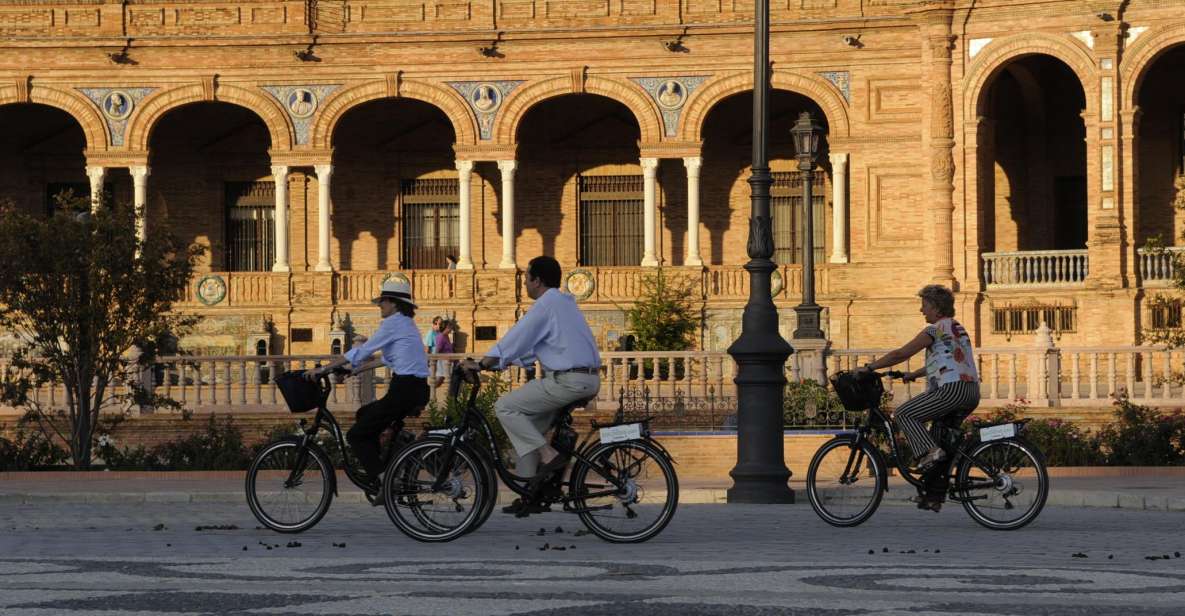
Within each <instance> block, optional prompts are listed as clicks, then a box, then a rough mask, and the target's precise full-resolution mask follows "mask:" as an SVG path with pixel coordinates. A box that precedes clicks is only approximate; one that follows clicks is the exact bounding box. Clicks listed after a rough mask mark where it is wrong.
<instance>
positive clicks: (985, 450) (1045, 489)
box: [806, 371, 1049, 530]
mask: <svg viewBox="0 0 1185 616" xmlns="http://www.w3.org/2000/svg"><path fill="white" fill-rule="evenodd" d="M884 377H888V378H898V379H899V378H901V377H902V373H900V372H896V371H890V372H885V373H877V372H865V373H845V372H841V373H839V374H837V375H836V376H835V377H833V378H832V384H833V386H834V388H835V391H836V393H837V394H839V397H840V400H841V401H842V402H843V404H844V407H845V408H847V409H848V410H850V411H862V410H865V409H867V410H868V415H867V417H866V419H865V421H864V423H863V424H862V425H860V426H859V427H858V428H857V429H856V430H855V432H853V433H848V434H841V435H839V436H836V437H835V438H833V439H831V440H830V441H828V442H826V443H824V444H823V446H822V447H820V448H819V450H818V451H817V452H816V453H815V456H814V458H812V459H811V464H810V467H809V469H808V470H807V478H806V485H807V495H808V496H809V498H810V501H811V507H813V508H814V510H815V513H817V514H819V517H821V518H823V521H825V522H827V523H828V524H831V525H833V526H856V525H858V524H860V523H862V522H864V521H865V520H867V519H868V518H870V517H872V514H873V513H875V512H876V509H877V507H878V506H879V505H880V502H881V498H882V497H883V496H884V494H885V492H887V491H888V490H889V473H888V467H889V465H892V466H894V467H896V468H897V470H898V472H899V473H900V474H901V476H902V477H903V478H904V479H905V480H906V481H907V482H909V483H910V484H911V485H913V486H914V487H915V488H917V489H918V493H919V495H921V494H923V493H924V492H925V491H926V490H927V489H929V490H935V489H939V490H941V491H942V492H944V493H945V494H946V497H947V499H948V500H951V501H953V502H957V503H961V504H962V505H963V508H964V509H966V511H967V513H968V514H969V515H970V516H971V518H972V519H973V520H975V521H976V522H978V523H979V524H981V525H983V526H985V527H987V528H990V529H993V530H1015V529H1018V528H1021V527H1023V526H1025V525H1026V524H1028V523H1029V522H1032V521H1033V520H1034V519H1035V518H1036V517H1037V515H1038V514H1039V513H1041V509H1042V508H1043V507H1044V506H1045V500H1046V498H1047V497H1048V495H1049V475H1048V473H1047V472H1046V470H1045V456H1044V455H1043V454H1042V453H1041V451H1040V450H1038V449H1037V448H1036V447H1035V446H1034V445H1033V444H1032V443H1030V442H1029V441H1027V440H1025V438H1024V435H1023V434H1024V428H1025V424H1026V421H1023V420H1022V421H1018V422H1009V423H1004V424H999V425H994V426H986V427H983V428H980V429H979V430H976V431H972V432H970V433H965V432H964V430H963V429H962V427H961V422H962V419H963V418H962V417H961V416H956V417H953V418H943V419H940V420H938V430H937V432H938V436H939V438H938V442H939V444H940V445H941V446H942V447H943V449H944V450H946V452H947V459H946V460H944V461H942V462H940V463H939V467H937V468H934V469H931V470H929V471H928V472H926V473H925V474H922V473H919V472H918V471H917V469H913V468H910V467H909V466H908V464H907V462H906V461H907V460H908V459H910V458H912V456H911V455H910V454H909V452H907V451H901V447H900V446H899V445H898V442H897V426H896V424H895V422H893V420H892V419H890V418H889V417H888V415H886V414H885V413H884V411H883V410H882V409H881V397H882V395H883V394H884V385H883V384H882V383H881V379H882V378H884ZM956 415H957V414H956ZM878 442H879V443H883V444H882V445H880V446H878ZM884 447H887V448H888V453H887V455H886V453H885V452H884V451H883V450H882V449H883V448H884Z"/></svg>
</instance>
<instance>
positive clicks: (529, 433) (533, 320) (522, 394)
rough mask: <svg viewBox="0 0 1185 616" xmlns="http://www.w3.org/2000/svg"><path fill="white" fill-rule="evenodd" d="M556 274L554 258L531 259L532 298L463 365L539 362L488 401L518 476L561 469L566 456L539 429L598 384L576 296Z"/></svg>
mask: <svg viewBox="0 0 1185 616" xmlns="http://www.w3.org/2000/svg"><path fill="white" fill-rule="evenodd" d="M560 277H561V270H560V264H559V262H557V261H556V260H555V259H553V258H551V257H548V256H540V257H535V258H534V259H531V262H530V263H529V264H528V266H527V275H526V282H525V286H526V291H527V295H528V296H530V298H531V299H533V300H535V304H534V305H532V306H531V308H530V310H528V311H527V312H526V314H524V315H523V316H522V318H521V319H519V321H518V323H515V325H514V327H512V328H510V331H508V332H506V335H505V336H503V337H502V339H501V340H499V341H498V343H497V344H495V345H494V348H492V349H490V351H489V352H487V353H486V355H485V357H483V358H482V359H481V361H480V362H472V361H470V362H467V366H466V367H468V368H469V369H482V370H502V369H505V368H506V367H507V366H509V365H511V364H518V365H523V366H525V365H533V364H534V362H535V360H538V361H539V363H541V364H543V371H544V376H543V378H540V379H535V380H532V381H529V382H527V383H525V384H523V385H522V386H520V387H519V388H517V389H515V390H514V391H511V392H510V393H508V394H506V395H505V396H502V398H501V399H499V400H498V402H497V403H496V404H495V405H494V408H495V410H496V411H497V413H498V420H499V421H501V422H502V427H503V428H505V429H506V435H507V436H508V437H510V442H511V444H512V445H514V450H515V452H516V453H517V454H518V457H519V459H518V464H517V465H516V467H515V473H516V474H517V475H519V476H521V477H532V476H534V477H537V478H539V479H542V478H546V477H547V476H548V475H550V474H552V473H555V472H559V471H562V470H563V468H564V466H565V465H566V464H567V461H568V460H567V456H566V455H562V454H560V453H559V452H558V451H556V450H555V448H553V447H552V446H551V445H550V444H548V442H547V438H546V437H545V436H544V432H546V431H547V429H548V428H549V427H551V421H552V419H553V418H554V416H555V413H556V411H558V410H559V409H561V408H563V407H565V406H567V405H569V404H571V403H573V402H576V401H577V400H583V399H585V398H592V397H593V396H596V395H597V392H598V391H599V390H600V388H601V378H600V368H601V355H600V353H599V352H598V351H597V342H596V339H594V338H593V334H592V330H591V329H589V327H588V322H587V321H585V320H584V314H582V313H581V312H580V308H578V307H577V306H576V300H575V299H574V298H573V297H572V296H571V295H568V294H567V293H563V292H561V291H560V290H559V286H560ZM540 462H542V463H543V466H542V467H541V468H540V467H539V463H540Z"/></svg>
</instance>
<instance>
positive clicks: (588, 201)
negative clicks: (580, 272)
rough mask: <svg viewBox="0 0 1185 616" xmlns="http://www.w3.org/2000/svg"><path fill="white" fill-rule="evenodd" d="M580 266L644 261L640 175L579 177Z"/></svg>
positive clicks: (629, 263)
mask: <svg viewBox="0 0 1185 616" xmlns="http://www.w3.org/2000/svg"><path fill="white" fill-rule="evenodd" d="M577 181H578V190H579V204H580V207H579V220H580V240H579V242H580V246H579V250H580V264H581V265H638V264H640V263H641V262H642V240H643V233H644V228H645V224H644V221H643V212H642V207H643V192H642V190H643V188H642V182H643V179H642V176H640V175H590V176H583V175H582V176H579V177H578V178H577Z"/></svg>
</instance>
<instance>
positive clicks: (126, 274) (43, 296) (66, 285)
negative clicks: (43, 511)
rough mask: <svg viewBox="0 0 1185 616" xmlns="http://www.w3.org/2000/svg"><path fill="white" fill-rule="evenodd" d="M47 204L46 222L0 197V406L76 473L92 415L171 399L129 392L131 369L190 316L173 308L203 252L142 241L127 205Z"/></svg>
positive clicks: (159, 239)
mask: <svg viewBox="0 0 1185 616" xmlns="http://www.w3.org/2000/svg"><path fill="white" fill-rule="evenodd" d="M57 201H58V204H57V205H58V207H57V208H56V209H55V211H54V213H53V215H51V216H49V217H44V216H34V215H30V214H28V213H26V212H22V211H20V210H18V209H17V208H16V207H15V206H14V205H13V204H12V203H0V263H3V264H4V266H3V267H0V331H8V332H11V333H13V334H14V335H15V337H16V338H17V340H18V342H17V344H16V347H15V349H14V350H13V352H12V355H11V357H10V358H9V359H10V362H9V364H8V366H6V367H5V369H4V371H3V374H2V375H0V401H2V402H4V403H6V404H9V405H12V406H14V407H17V408H22V409H24V410H25V412H26V417H28V418H30V419H31V420H32V421H35V422H36V424H37V426H38V427H39V428H40V429H41V431H42V432H43V433H44V434H45V435H46V436H47V437H50V438H53V439H55V440H59V441H61V442H64V443H65V444H66V446H67V448H68V449H69V451H70V455H71V460H72V462H73V464H74V466H76V467H78V468H86V467H89V466H90V463H91V454H92V449H93V447H94V437H95V434H94V433H95V427H96V426H97V425H98V423H99V414H100V412H101V411H104V410H107V411H111V410H113V409H114V410H122V411H124V412H126V411H127V410H128V408H130V406H131V405H132V404H153V405H156V406H166V407H168V406H173V407H175V406H177V405H176V403H175V402H172V401H170V400H167V399H164V398H160V397H157V396H154V395H151V394H149V393H148V392H147V390H146V389H143V388H139V387H136V384H137V382H136V376H137V375H138V374H139V373H140V368H141V367H143V366H147V365H149V363H150V362H151V361H152V360H153V358H154V357H155V353H156V348H157V347H158V345H159V343H160V341H162V340H164V339H167V337H168V336H169V335H170V334H182V333H185V332H187V331H189V330H190V328H192V326H193V325H194V324H195V323H196V321H197V318H196V317H194V316H189V315H182V314H177V313H174V312H173V310H172V308H173V303H174V302H175V301H177V300H178V298H180V297H182V296H183V294H184V292H185V290H186V289H187V288H188V286H189V281H190V278H191V277H192V274H193V268H194V264H195V262H196V261H197V259H198V257H199V256H201V254H202V252H203V250H204V249H202V248H201V247H199V246H194V245H191V246H185V245H183V244H181V243H180V242H179V241H178V240H177V238H175V237H172V236H170V235H168V234H165V233H155V234H154V236H153V238H152V241H151V242H147V243H144V242H140V241H139V239H138V238H137V236H136V230H135V213H134V211H133V208H132V207H131V206H128V205H126V204H107V203H104V204H102V205H101V207H99V208H97V210H96V211H95V212H94V213H91V212H89V210H90V203H89V200H88V199H85V198H78V197H74V196H73V194H71V193H65V194H63V195H60V196H59V197H58V200H57ZM134 349H139V353H135V352H134V351H133V350H134ZM47 384H55V385H57V386H61V387H64V389H65V395H64V396H63V397H62V399H60V400H58V401H57V402H56V404H55V403H50V402H47V401H46V400H44V399H41V400H39V399H37V398H35V397H34V396H33V392H34V391H35V390H36V389H37V388H39V387H41V386H44V385H47ZM125 392H126V393H125Z"/></svg>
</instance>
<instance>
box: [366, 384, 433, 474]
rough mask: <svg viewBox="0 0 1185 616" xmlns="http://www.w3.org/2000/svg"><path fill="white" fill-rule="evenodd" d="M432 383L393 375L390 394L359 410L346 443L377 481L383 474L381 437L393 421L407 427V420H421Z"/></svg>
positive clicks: (389, 388) (388, 390) (388, 392)
mask: <svg viewBox="0 0 1185 616" xmlns="http://www.w3.org/2000/svg"><path fill="white" fill-rule="evenodd" d="M428 395H429V394H428V380H427V379H422V378H420V377H418V376H398V375H396V376H393V377H392V378H391V383H390V385H389V386H388V388H387V395H385V396H383V397H382V398H379V399H378V400H375V401H374V402H371V403H370V404H366V405H363V406H362V408H360V409H358V414H357V416H356V420H355V422H354V425H353V426H352V427H351V428H350V431H349V432H347V433H346V440H347V441H349V443H350V447H352V448H353V449H354V455H356V456H357V457H358V462H359V464H361V465H362V468H364V469H366V473H367V474H368V475H369V476H370V477H371V478H374V479H377V478H378V476H379V475H381V474H382V472H383V470H384V469H383V461H382V457H381V448H380V446H379V437H380V436H381V435H382V434H383V431H384V430H386V429H387V426H390V425H391V424H392V423H393V422H396V421H398V422H399V427H400V428H402V427H403V419H404V418H405V417H417V416H419V414H420V412H421V411H423V410H424V406H425V405H427V404H428Z"/></svg>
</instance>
